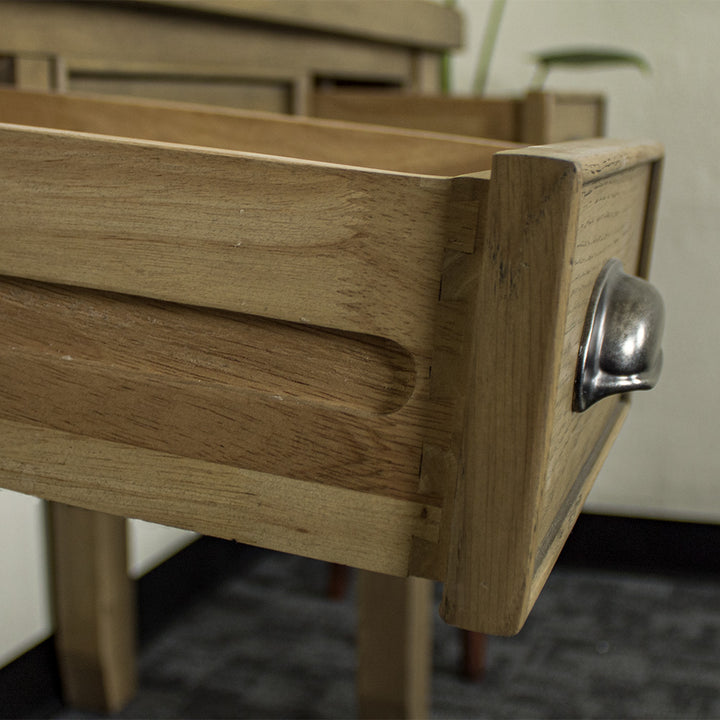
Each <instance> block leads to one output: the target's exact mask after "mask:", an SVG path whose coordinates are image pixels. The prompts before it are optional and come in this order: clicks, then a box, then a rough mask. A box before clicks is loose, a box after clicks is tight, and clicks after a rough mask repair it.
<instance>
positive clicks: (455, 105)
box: [311, 88, 605, 145]
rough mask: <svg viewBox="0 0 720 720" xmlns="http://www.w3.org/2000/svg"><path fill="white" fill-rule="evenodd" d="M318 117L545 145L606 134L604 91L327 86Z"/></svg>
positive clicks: (315, 104) (317, 101)
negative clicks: (452, 92) (480, 93)
mask: <svg viewBox="0 0 720 720" xmlns="http://www.w3.org/2000/svg"><path fill="white" fill-rule="evenodd" d="M311 112H312V114H313V115H314V116H315V117H321V118H332V119H335V120H353V121H357V122H367V123H372V124H376V125H387V126H392V127H404V128H416V129H421V130H431V131H434V132H445V133H455V134H458V135H468V136H472V137H485V138H495V139H498V140H507V141H515V142H522V143H527V144H530V145H545V144H547V143H555V142H564V141H566V140H580V139H585V138H590V137H601V136H602V135H604V126H605V101H604V98H603V97H602V96H601V95H589V94H577V93H545V92H530V93H528V94H527V95H526V96H525V97H522V98H509V97H508V98H499V97H498V98H492V97H490V98H488V97H460V96H441V95H437V94H436V95H430V94H418V93H408V92H398V91H394V90H362V89H361V90H358V89H333V88H330V89H326V90H322V89H321V90H319V91H318V92H316V93H315V94H314V95H313V96H312V105H311Z"/></svg>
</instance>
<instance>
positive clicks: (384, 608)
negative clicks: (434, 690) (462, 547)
mask: <svg viewBox="0 0 720 720" xmlns="http://www.w3.org/2000/svg"><path fill="white" fill-rule="evenodd" d="M432 595H433V583H432V582H431V581H430V580H424V579H421V578H396V577H391V576H389V575H380V574H377V573H371V572H365V571H363V572H360V574H359V577H358V628H357V651H358V672H357V692H358V711H359V715H360V717H361V718H418V719H420V718H426V717H428V713H429V704H430V681H431V673H432V615H431V607H432Z"/></svg>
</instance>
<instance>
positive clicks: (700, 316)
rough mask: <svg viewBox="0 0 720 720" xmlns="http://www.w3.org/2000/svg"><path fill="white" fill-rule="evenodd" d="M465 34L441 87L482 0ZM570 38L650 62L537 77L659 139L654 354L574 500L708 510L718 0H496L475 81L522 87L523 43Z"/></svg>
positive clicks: (718, 158)
mask: <svg viewBox="0 0 720 720" xmlns="http://www.w3.org/2000/svg"><path fill="white" fill-rule="evenodd" d="M458 7H459V8H460V9H461V10H462V11H463V12H464V14H465V16H466V32H467V40H466V47H467V48H469V50H468V51H465V52H463V53H460V54H459V55H458V56H457V58H456V60H455V62H454V67H453V72H454V90H455V91H456V92H461V93H462V92H467V91H469V89H470V88H471V80H472V76H473V73H474V68H475V62H476V57H477V53H476V51H475V49H476V48H477V47H479V43H480V40H481V36H482V29H483V27H484V23H485V18H486V17H487V13H488V9H489V7H490V2H489V0H459V3H458ZM577 45H589V46H613V47H622V48H626V49H629V50H633V51H635V52H638V53H640V54H642V55H643V56H645V57H646V58H647V59H648V60H649V62H650V64H651V65H652V68H653V72H652V74H651V75H649V76H645V75H642V74H640V73H639V72H638V71H637V70H635V69H611V70H610V69H608V70H592V71H588V70H585V71H564V72H559V71H553V72H551V74H550V76H549V78H548V82H547V84H546V87H547V88H548V89H557V90H599V91H602V92H605V93H606V94H607V97H608V100H609V117H608V128H607V129H608V134H609V135H611V136H615V137H619V138H632V137H651V138H653V139H656V140H660V141H661V142H663V143H664V144H665V148H666V163H665V176H664V180H663V190H662V195H661V200H660V209H659V216H658V226H657V233H656V240H655V253H654V259H653V265H652V270H651V279H652V281H653V282H654V283H655V285H657V287H658V288H659V289H660V290H661V292H662V294H663V296H664V299H665V304H666V329H665V342H664V354H665V366H664V370H663V375H662V377H661V379H660V383H659V384H658V387H657V388H656V389H655V390H654V391H652V392H650V393H640V394H637V395H636V396H635V398H634V403H633V405H634V406H633V409H632V412H631V413H630V418H629V420H628V421H627V423H626V425H625V428H624V429H623V432H622V433H621V436H620V439H619V440H618V442H617V444H616V446H615V448H614V449H613V452H612V453H611V456H610V458H609V459H608V461H607V463H606V465H605V467H604V469H603V471H602V473H601V476H600V477H599V479H598V481H597V483H596V485H595V488H594V489H593V492H592V494H591V497H590V500H589V504H588V508H589V509H591V510H596V511H605V512H617V513H621V514H640V515H644V516H652V517H661V518H678V519H694V520H704V521H720V437H718V426H719V425H720V421H719V420H718V418H717V415H716V408H718V407H719V406H720V383H718V381H717V374H718V373H717V370H718V364H719V359H720V332H719V323H718V313H719V312H720V243H718V239H720V197H719V195H720V132H718V130H717V124H718V118H720V92H718V89H717V87H718V81H719V80H720V2H718V0H507V4H506V9H505V14H504V16H503V20H502V25H501V29H500V34H499V36H498V43H497V47H496V52H495V55H494V59H493V62H492V65H491V67H490V78H489V87H488V91H489V92H490V93H492V94H507V93H512V94H517V93H522V92H523V91H524V90H525V89H526V88H527V86H528V83H529V82H530V79H531V77H532V74H533V66H532V63H531V62H530V61H529V59H528V58H529V56H530V55H531V53H533V52H536V51H540V50H545V49H548V48H557V47H568V46H577Z"/></svg>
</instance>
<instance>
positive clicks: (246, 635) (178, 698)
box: [56, 553, 720, 720]
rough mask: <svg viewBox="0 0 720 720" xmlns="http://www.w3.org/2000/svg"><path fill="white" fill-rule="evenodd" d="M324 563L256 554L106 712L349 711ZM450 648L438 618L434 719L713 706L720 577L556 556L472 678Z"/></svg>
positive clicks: (702, 710)
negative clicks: (567, 561) (513, 626)
mask: <svg viewBox="0 0 720 720" xmlns="http://www.w3.org/2000/svg"><path fill="white" fill-rule="evenodd" d="M327 574H328V568H327V566H326V565H324V564H323V563H318V562H314V561H311V560H304V559H301V558H295V557H290V556H286V555H280V554H274V553H261V554H259V555H258V557H257V559H256V560H255V561H254V562H253V564H252V565H251V567H250V568H249V569H246V570H245V571H244V572H243V573H242V574H240V575H237V576H235V577H230V578H228V579H227V580H226V581H224V582H223V583H222V584H220V585H219V586H218V587H216V588H215V589H213V590H212V591H211V592H210V593H207V594H206V595H204V596H203V597H202V598H201V599H200V600H199V601H198V602H197V603H195V604H194V605H192V606H191V607H189V608H188V609H187V610H186V611H185V612H184V613H183V614H182V615H181V616H179V617H178V618H176V619H175V620H174V621H173V622H172V624H171V625H170V626H169V628H168V629H167V630H166V631H164V632H163V633H162V634H161V635H159V636H158V637H156V638H155V639H154V640H153V641H151V642H149V643H148V644H147V645H146V647H145V648H144V650H143V653H142V656H141V661H140V662H141V665H140V671H141V689H140V692H139V694H138V695H137V697H136V698H135V700H134V701H133V702H132V703H131V704H130V705H129V706H128V707H127V708H125V710H124V711H123V712H122V713H120V714H118V715H117V716H116V717H118V718H351V717H353V716H355V712H356V706H355V697H354V669H355V668H354V665H355V655H354V644H353V635H354V623H355V608H354V592H353V589H352V587H351V588H350V590H349V592H348V594H347V596H346V597H345V599H343V600H341V601H333V600H329V599H327V598H326V597H325V588H326V584H327V579H328V575H327ZM438 591H439V588H438ZM459 654H460V634H459V632H458V631H457V630H455V629H453V628H450V627H447V626H445V625H444V624H443V623H442V621H440V619H439V618H438V619H436V622H435V651H434V673H433V687H432V715H433V717H436V718H528V719H530V718H606V719H610V718H613V719H614V718H618V719H619V718H656V719H660V718H707V719H710V718H720V579H715V578H712V577H711V578H710V579H709V580H708V579H707V578H706V579H701V578H695V579H693V578H687V577H681V576H661V575H644V576H638V575H631V574H622V573H613V572H607V571H590V570H582V569H580V570H578V569H571V568H567V567H559V568H556V570H555V571H554V572H553V574H552V576H551V577H550V580H549V582H548V584H547V587H546V589H545V590H544V591H543V593H542V595H541V597H540V599H539V601H538V604H537V606H536V608H535V610H534V611H533V613H532V615H531V617H530V619H529V621H528V623H527V625H526V627H525V628H524V629H523V631H522V632H521V633H520V635H518V636H517V637H515V638H510V639H507V638H489V640H488V648H487V663H488V668H487V674H486V677H485V679H484V680H483V681H482V682H479V683H473V682H469V681H467V680H464V679H462V678H461V677H460V676H459V674H458V672H457V666H458V659H459ZM90 717H92V716H90V715H87V714H81V713H73V712H70V711H64V712H63V713H61V714H59V715H56V718H58V720H60V719H62V720H68V719H69V718H78V719H80V718H90Z"/></svg>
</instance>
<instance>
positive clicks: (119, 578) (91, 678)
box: [49, 503, 137, 712]
mask: <svg viewBox="0 0 720 720" xmlns="http://www.w3.org/2000/svg"><path fill="white" fill-rule="evenodd" d="M49 518H50V522H49V530H50V538H51V548H52V555H51V557H52V558H53V593H54V598H53V599H54V609H55V622H56V636H55V642H56V650H57V655H58V662H59V665H60V674H61V681H62V686H63V694H64V699H65V702H66V703H67V704H68V705H70V706H71V707H73V708H75V709H79V710H89V711H95V712H113V711H116V710H119V709H120V708H121V707H122V706H123V705H125V703H126V702H127V701H128V700H129V699H130V698H131V697H132V696H133V694H134V693H135V689H136V684H137V671H136V607H135V596H134V588H133V583H132V581H131V579H130V578H129V576H128V572H127V543H126V528H125V525H126V521H125V518H121V517H115V516H113V515H105V514H103V513H98V512H91V511H89V510H82V509H80V508H74V507H70V506H68V505H61V504H59V503H50V508H49Z"/></svg>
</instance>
